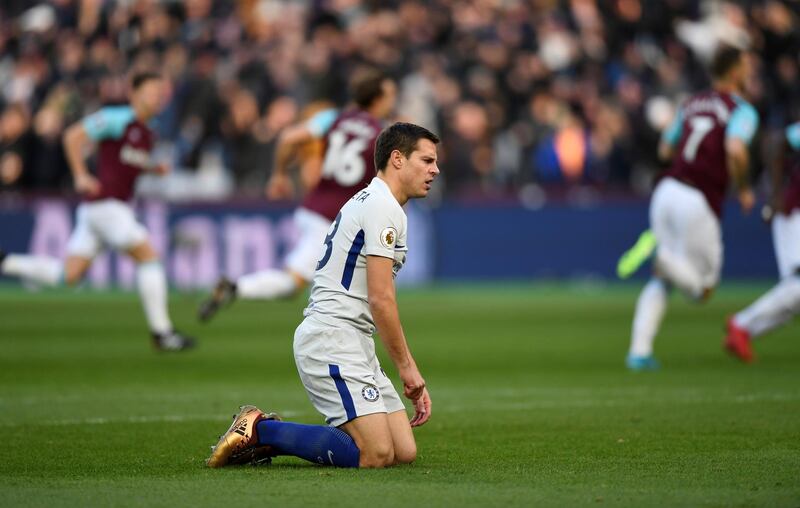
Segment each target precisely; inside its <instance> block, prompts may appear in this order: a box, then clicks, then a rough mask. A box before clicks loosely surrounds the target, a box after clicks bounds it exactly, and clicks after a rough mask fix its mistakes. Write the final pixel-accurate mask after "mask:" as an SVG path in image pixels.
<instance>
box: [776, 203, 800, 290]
mask: <svg viewBox="0 0 800 508" xmlns="http://www.w3.org/2000/svg"><path fill="white" fill-rule="evenodd" d="M772 241H773V243H774V245H775V257H776V258H777V260H778V271H779V272H780V274H781V279H783V278H786V277H789V276H790V275H792V274H794V273H795V271H796V270H797V269H798V268H800V210H792V213H791V215H784V214H782V213H779V214H776V215H775V218H773V219H772Z"/></svg>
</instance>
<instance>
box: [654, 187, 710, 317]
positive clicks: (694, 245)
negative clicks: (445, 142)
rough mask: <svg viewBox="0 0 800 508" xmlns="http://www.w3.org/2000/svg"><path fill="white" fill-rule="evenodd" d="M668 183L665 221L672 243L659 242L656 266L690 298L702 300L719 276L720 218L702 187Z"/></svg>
mask: <svg viewBox="0 0 800 508" xmlns="http://www.w3.org/2000/svg"><path fill="white" fill-rule="evenodd" d="M669 183H670V184H671V185H670V192H669V194H668V198H669V204H667V205H666V207H667V208H668V215H667V221H666V225H665V229H666V230H667V233H666V234H667V236H668V237H669V243H668V244H667V243H664V244H663V245H662V244H661V242H659V249H658V252H657V254H656V270H657V271H658V272H660V273H661V274H662V275H663V276H664V277H665V278H666V279H667V280H668V281H669V282H671V283H672V284H674V285H675V287H677V288H678V289H679V290H681V291H682V292H683V293H684V294H685V295H686V296H687V297H688V298H690V299H692V300H697V301H700V300H702V299H703V298H704V297H707V296H708V295H709V294H710V290H711V289H713V287H714V285H716V279H717V278H718V277H719V267H720V266H721V256H722V247H721V245H722V241H721V236H720V231H719V222H718V220H717V218H716V216H715V215H714V212H713V211H712V210H711V208H710V207H709V206H708V203H707V202H706V200H705V198H704V197H703V195H702V193H701V192H700V191H698V190H697V189H694V188H692V187H689V186H687V185H685V184H682V183H679V182H675V181H672V182H669ZM657 235H658V234H657Z"/></svg>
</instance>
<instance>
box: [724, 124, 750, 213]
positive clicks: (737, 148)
mask: <svg viewBox="0 0 800 508" xmlns="http://www.w3.org/2000/svg"><path fill="white" fill-rule="evenodd" d="M725 153H726V157H727V160H728V173H729V175H730V178H731V181H732V182H733V187H734V189H736V193H737V196H738V198H739V204H740V205H741V207H742V211H743V212H744V213H749V212H750V210H752V209H753V206H754V205H755V202H756V199H755V195H754V194H753V190H752V189H751V188H750V182H749V181H748V175H747V168H748V165H749V163H750V154H749V152H748V148H747V143H745V142H744V141H743V140H741V139H739V138H728V139H726V140H725Z"/></svg>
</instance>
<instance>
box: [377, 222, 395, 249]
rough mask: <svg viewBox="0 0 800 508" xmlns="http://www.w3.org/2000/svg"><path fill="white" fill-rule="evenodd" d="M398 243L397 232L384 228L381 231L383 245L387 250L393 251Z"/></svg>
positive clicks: (393, 229)
mask: <svg viewBox="0 0 800 508" xmlns="http://www.w3.org/2000/svg"><path fill="white" fill-rule="evenodd" d="M396 241H397V230H396V229H395V228H392V227H388V228H384V229H383V231H381V245H383V246H384V247H386V248H387V249H393V248H394V244H395V242H396Z"/></svg>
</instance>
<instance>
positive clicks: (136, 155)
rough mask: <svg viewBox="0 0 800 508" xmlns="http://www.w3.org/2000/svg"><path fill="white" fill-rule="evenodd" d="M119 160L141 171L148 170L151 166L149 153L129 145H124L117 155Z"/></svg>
mask: <svg viewBox="0 0 800 508" xmlns="http://www.w3.org/2000/svg"><path fill="white" fill-rule="evenodd" d="M119 158H120V160H121V161H122V162H124V163H125V164H128V165H130V166H135V167H139V168H142V169H149V168H150V165H151V161H150V152H148V151H147V150H140V149H138V148H134V147H132V146H131V145H125V146H123V147H122V150H121V151H120V153H119Z"/></svg>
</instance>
